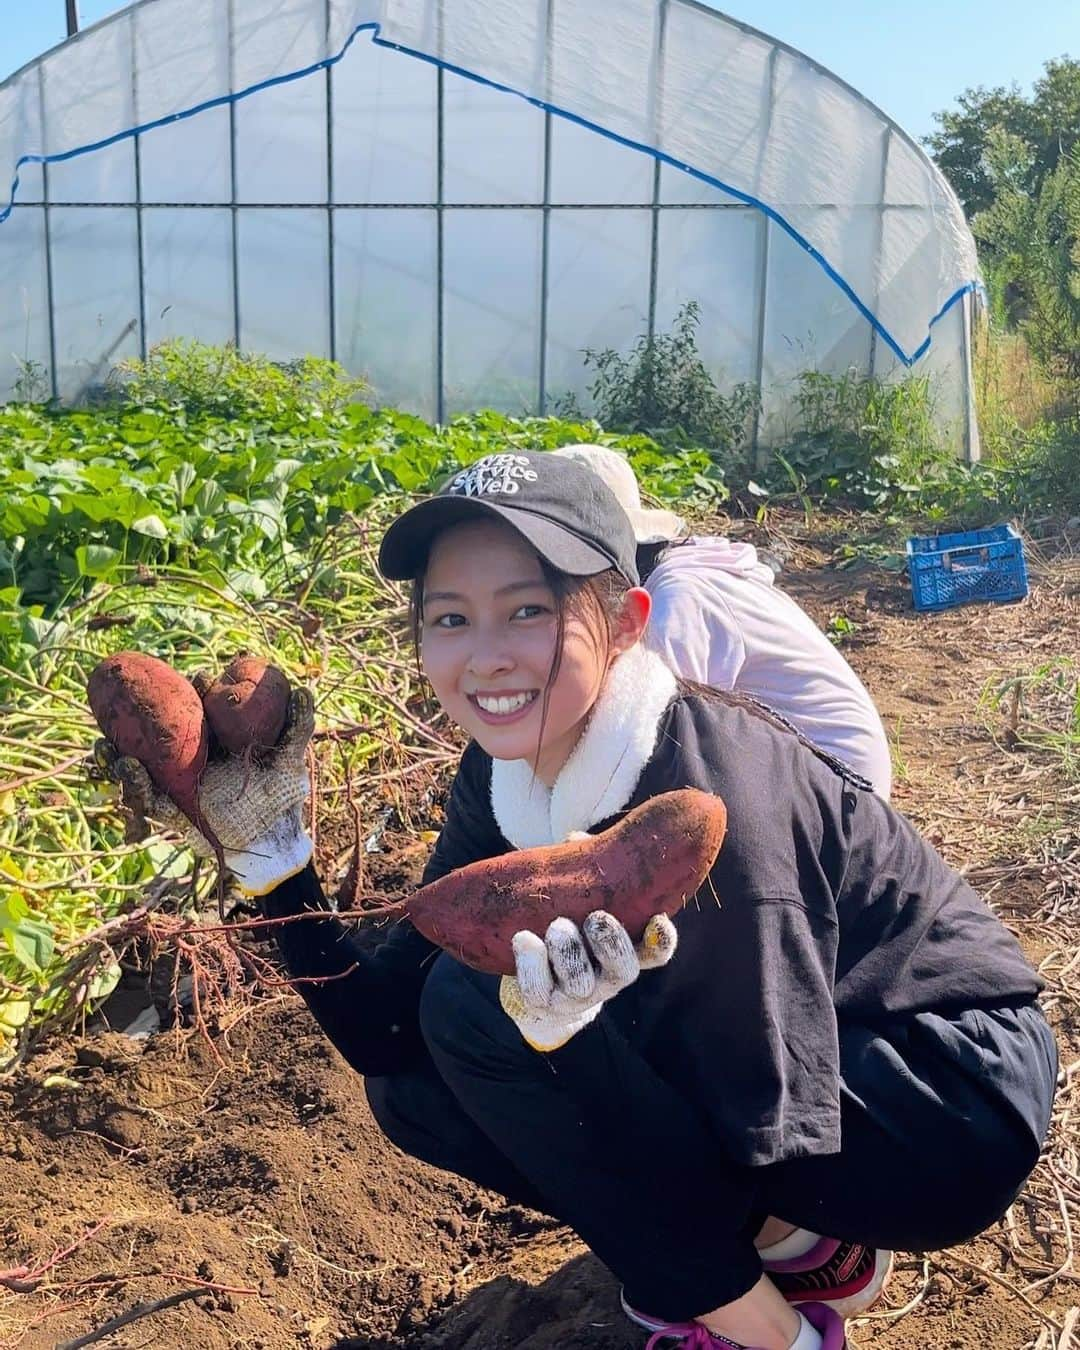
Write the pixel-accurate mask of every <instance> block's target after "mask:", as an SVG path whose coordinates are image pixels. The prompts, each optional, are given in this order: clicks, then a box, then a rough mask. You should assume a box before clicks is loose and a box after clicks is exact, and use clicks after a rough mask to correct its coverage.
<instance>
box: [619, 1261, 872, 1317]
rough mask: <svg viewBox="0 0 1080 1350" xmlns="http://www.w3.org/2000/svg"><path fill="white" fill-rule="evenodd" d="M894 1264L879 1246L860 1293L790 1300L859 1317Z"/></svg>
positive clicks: (819, 1293) (821, 1293) (816, 1293)
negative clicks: (870, 1270) (872, 1271)
mask: <svg viewBox="0 0 1080 1350" xmlns="http://www.w3.org/2000/svg"><path fill="white" fill-rule="evenodd" d="M892 1266H893V1254H892V1252H889V1251H883V1250H882V1249H881V1248H878V1251H877V1254H876V1256H875V1258H874V1273H873V1274H872V1275H871V1277H870V1279H869V1280H868V1281H867V1282H866V1284H865V1285H863V1287H862V1288H861V1289H860V1290H859V1291H858V1293H855V1294H851V1295H850V1296H849V1297H848V1298H837V1299H832V1298H829V1296H828V1293H827V1292H826V1291H824V1290H821V1289H818V1290H815V1291H814V1292H813V1293H809V1294H807V1295H806V1296H805V1298H793V1299H789V1302H790V1303H791V1305H792V1307H793V1308H797V1307H798V1306H799V1304H800V1303H823V1304H824V1305H825V1306H826V1307H827V1308H831V1309H832V1310H833V1312H834V1313H836V1315H837V1316H838V1317H841V1318H848V1317H858V1316H859V1314H860V1313H864V1312H867V1311H869V1309H870V1308H872V1307H873V1306H874V1304H875V1303H876V1302H877V1301H878V1299H879V1298H880V1297H881V1295H882V1294H883V1293H884V1292H885V1286H886V1285H887V1284H888V1282H889V1276H890V1275H891V1274H892ZM624 1306H625V1305H624Z"/></svg>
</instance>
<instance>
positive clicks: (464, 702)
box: [420, 520, 647, 784]
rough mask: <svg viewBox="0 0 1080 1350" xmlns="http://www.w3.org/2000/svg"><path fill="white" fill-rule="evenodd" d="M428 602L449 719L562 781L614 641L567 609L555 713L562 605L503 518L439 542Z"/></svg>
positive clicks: (492, 749)
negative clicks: (555, 667) (554, 669)
mask: <svg viewBox="0 0 1080 1350" xmlns="http://www.w3.org/2000/svg"><path fill="white" fill-rule="evenodd" d="M422 605H423V608H422V620H421V630H420V633H421V647H420V654H421V661H422V664H423V669H424V674H425V675H426V676H427V678H428V680H429V681H430V683H431V687H432V688H433V689H434V691H435V696H436V698H437V699H438V700H439V702H440V704H442V707H443V708H444V709H445V711H446V713H447V714H448V716H450V717H451V718H453V720H454V721H455V722H456V723H457V724H458V725H459V726H460V727H462V728H463V729H464V730H465V731H466V732H468V734H469V735H470V736H471V737H472V738H473V739H474V740H475V741H477V743H478V744H479V745H480V746H481V748H482V749H484V750H486V751H487V753H488V754H489V755H491V756H492V758H493V759H527V760H530V761H534V762H535V767H536V773H537V776H538V777H539V778H540V779H541V780H542V781H543V782H546V783H548V784H550V783H552V782H554V780H555V778H556V776H557V775H558V773H559V770H560V769H561V768H562V766H563V765H564V764H565V763H566V760H567V758H568V757H569V755H570V752H571V751H572V750H573V748H574V746H575V745H576V744H577V741H578V737H579V736H580V735H581V732H582V729H583V728H584V726H585V722H586V720H587V718H588V715H589V713H590V711H591V710H592V706H593V704H594V703H595V702H596V697H597V695H598V694H599V692H600V687H601V685H602V684H603V682H604V676H605V675H606V674H607V670H608V666H609V664H610V661H611V657H612V656H613V655H614V653H613V652H609V650H608V644H607V641H606V635H601V634H596V633H593V632H592V631H591V629H590V626H589V625H588V624H587V623H586V622H585V621H584V620H583V619H582V617H581V616H580V615H579V614H578V613H577V612H576V607H574V606H570V607H568V608H567V609H566V612H565V618H564V623H563V647H562V657H561V660H560V662H559V669H558V672H557V674H556V677H555V680H554V682H553V684H552V685H551V689H550V692H549V693H548V696H547V707H546V714H545V706H544V705H545V698H544V691H545V689H546V687H547V685H548V681H549V678H550V675H551V669H552V666H553V664H554V662H555V654H556V646H557V643H558V603H557V600H556V597H555V594H554V592H553V591H552V589H551V587H550V586H549V585H548V583H547V581H546V580H545V578H544V572H543V569H542V567H541V565H540V559H539V558H538V556H537V555H536V553H535V552H534V551H533V550H532V549H531V548H530V547H529V545H528V544H527V543H526V542H525V540H524V539H522V538H521V536H520V535H519V534H517V533H516V532H515V531H514V530H512V529H511V528H510V527H509V526H508V525H504V524H502V523H501V522H500V521H496V520H490V521H488V520H481V521H470V522H468V523H466V524H463V525H456V526H453V527H452V528H451V529H448V530H445V531H444V532H443V533H442V534H440V535H439V536H438V538H437V539H436V540H435V543H434V545H433V546H432V549H431V554H430V557H429V559H428V566H427V571H426V573H425V575H424V581H423V602H422ZM646 612H647V611H646ZM541 728H542V730H543V735H542V740H541ZM538 743H539V754H538V753H537V748H538Z"/></svg>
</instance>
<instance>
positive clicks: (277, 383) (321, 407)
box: [110, 338, 368, 420]
mask: <svg viewBox="0 0 1080 1350" xmlns="http://www.w3.org/2000/svg"><path fill="white" fill-rule="evenodd" d="M110 386H111V388H112V390H113V392H114V393H115V394H117V395H118V396H119V398H120V399H121V401H122V402H124V403H126V404H128V405H132V406H134V407H141V408H181V409H183V411H184V412H186V413H188V414H189V415H198V414H200V413H216V414H217V415H218V416H221V417H252V418H264V417H265V418H267V419H268V420H273V419H275V418H278V417H281V416H283V415H284V416H294V417H295V416H299V415H305V414H306V415H308V416H311V417H316V418H318V417H322V416H326V415H327V414H330V413H335V412H340V411H341V410H342V409H343V408H345V407H346V406H347V405H348V404H350V403H353V402H356V401H357V400H359V399H360V398H361V397H362V396H363V395H364V394H366V393H367V392H368V385H367V383H366V381H364V380H361V379H355V378H354V377H353V376H351V375H349V374H348V373H347V372H346V371H345V370H343V369H342V367H341V366H339V365H338V364H337V363H336V362H335V361H327V360H325V359H324V358H322V357H318V356H303V357H300V358H299V359H297V360H295V361H287V362H281V361H271V360H270V359H269V357H266V356H260V355H258V354H256V353H251V352H240V351H237V349H236V348H235V347H233V346H225V347H211V346H208V345H207V344H206V343H204V342H197V341H195V340H193V339H188V338H174V339H172V340H170V341H168V342H162V343H161V344H159V345H158V346H156V347H154V348H153V349H152V350H151V351H150V353H149V355H148V356H147V358H146V360H145V361H141V360H138V359H132V360H129V361H123V362H121V363H120V365H119V366H118V367H117V368H116V370H115V371H114V372H113V375H112V376H111V378H110Z"/></svg>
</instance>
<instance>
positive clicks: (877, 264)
mask: <svg viewBox="0 0 1080 1350" xmlns="http://www.w3.org/2000/svg"><path fill="white" fill-rule="evenodd" d="M891 149H892V128H891V127H886V128H885V138H884V144H883V145H882V147H881V177H880V180H879V182H878V204H877V213H878V222H877V225H878V227H877V239H876V240H875V243H874V317H875V318H877V312H878V309H879V307H880V300H881V255H882V253H883V252H884V249H885V211H886V205H885V197H886V194H887V193H888V190H889V151H890V150H891ZM877 355H878V334H877V329H876V328H875V327H874V326H873V325H872V324H871V326H870V358H869V361H868V363H867V373H868V374H869V376H870V378H871V379H874V377H875V376H876V375H877Z"/></svg>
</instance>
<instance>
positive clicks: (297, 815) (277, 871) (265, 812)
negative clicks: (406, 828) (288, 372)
mask: <svg viewBox="0 0 1080 1350" xmlns="http://www.w3.org/2000/svg"><path fill="white" fill-rule="evenodd" d="M314 729H315V704H314V700H313V699H312V696H311V693H310V691H309V690H307V689H294V690H293V691H292V693H291V694H290V695H289V710H288V716H287V718H286V722H285V730H284V731H283V732H282V735H281V739H280V741H279V742H278V744H277V745H276V746H275V747H274V749H273V750H270V751H269V752H267V753H265V754H263V755H261V756H260V757H259V759H258V760H257V761H256V760H255V759H254V758H239V757H237V756H235V755H230V756H228V758H226V759H224V760H220V761H214V762H212V763H209V764H208V765H207V766H206V769H205V770H204V771H203V774H202V777H201V778H200V780H199V793H198V803H199V810H200V812H201V813H202V817H203V821H204V822H205V824H206V825H207V827H208V828H209V829H210V830H212V831H213V833H214V834H215V835H216V836H217V838H218V841H219V842H220V844H221V847H222V850H223V852H224V855H225V863H226V866H227V867H228V869H229V871H230V872H232V874H233V875H234V876H235V878H236V880H237V883H238V885H239V887H240V889H241V891H243V893H244V894H245V895H249V896H255V895H266V894H267V893H268V892H269V891H272V890H273V889H274V888H275V887H276V886H278V885H280V883H281V882H283V881H285V880H286V879H287V878H288V877H291V876H294V875H295V874H296V873H297V872H301V871H303V869H304V868H305V867H306V866H307V864H308V863H309V862H310V861H311V854H312V844H311V838H310V836H309V835H308V833H307V831H306V830H305V829H304V826H303V820H302V817H301V812H302V808H303V805H304V802H305V801H306V800H307V798H308V796H309V794H310V790H311V789H310V782H309V779H308V772H307V765H306V751H307V745H308V741H310V739H311V734H312V732H313V731H314ZM94 758H95V760H96V761H97V764H98V767H99V768H100V769H101V770H102V771H103V772H104V773H105V774H107V775H108V776H109V777H110V778H112V779H114V780H116V781H117V782H119V783H120V785H121V788H122V790H123V799H124V806H125V807H127V809H128V810H129V811H131V812H132V814H133V815H134V817H135V819H136V821H137V822H138V821H143V820H145V819H146V818H147V817H151V818H152V819H153V820H155V821H156V822H157V823H158V824H159V825H161V826H162V827H163V828H164V829H166V830H171V831H173V832H175V833H176V834H179V835H181V836H182V837H183V838H184V840H185V841H186V842H187V843H188V844H189V845H190V846H191V848H192V849H193V850H194V851H195V853H197V854H198V855H199V856H200V857H214V856H215V849H214V848H213V846H212V844H211V843H210V841H209V839H207V838H206V836H205V835H204V834H203V833H202V831H201V830H199V829H198V827H197V826H196V825H194V824H193V823H192V821H190V820H189V819H188V818H187V816H185V815H184V813H183V812H182V811H181V810H180V808H179V807H178V806H177V805H176V803H175V802H174V801H173V800H172V799H171V798H170V797H167V796H165V795H164V794H163V793H161V792H159V791H158V790H157V788H156V787H155V786H154V784H153V783H152V782H151V780H150V775H149V774H148V773H147V772H146V769H145V768H144V767H143V765H142V764H141V763H140V762H139V761H138V760H137V759H132V758H131V757H130V756H125V755H119V754H117V752H116V749H115V747H114V746H113V745H112V744H111V743H110V742H109V741H106V740H99V741H98V742H97V744H96V745H95V747H94Z"/></svg>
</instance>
